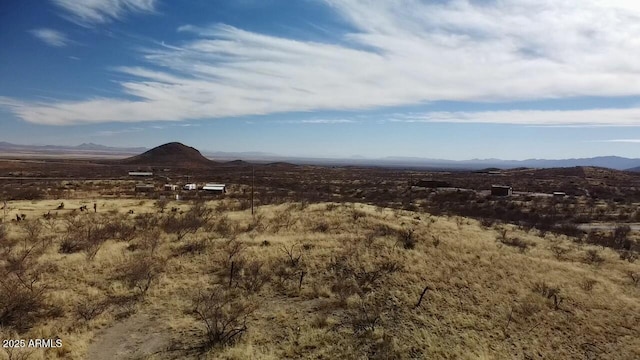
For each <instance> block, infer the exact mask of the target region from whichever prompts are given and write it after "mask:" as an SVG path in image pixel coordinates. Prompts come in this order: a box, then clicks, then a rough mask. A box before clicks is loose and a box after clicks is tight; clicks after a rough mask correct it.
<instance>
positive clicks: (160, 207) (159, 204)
mask: <svg viewBox="0 0 640 360" xmlns="http://www.w3.org/2000/svg"><path fill="white" fill-rule="evenodd" d="M154 205H155V207H157V208H158V210H160V212H161V213H163V212H164V210H165V209H166V208H167V205H169V200H167V199H166V198H163V199H158V200H156V202H155V203H154Z"/></svg>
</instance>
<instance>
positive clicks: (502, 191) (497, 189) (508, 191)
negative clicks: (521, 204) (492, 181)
mask: <svg viewBox="0 0 640 360" xmlns="http://www.w3.org/2000/svg"><path fill="white" fill-rule="evenodd" d="M491 195H492V196H511V195H513V188H512V187H511V186H509V185H491Z"/></svg>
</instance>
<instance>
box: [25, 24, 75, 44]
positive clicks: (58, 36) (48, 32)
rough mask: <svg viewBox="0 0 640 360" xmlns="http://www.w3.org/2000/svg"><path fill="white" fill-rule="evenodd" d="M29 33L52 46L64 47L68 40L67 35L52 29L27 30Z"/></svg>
mask: <svg viewBox="0 0 640 360" xmlns="http://www.w3.org/2000/svg"><path fill="white" fill-rule="evenodd" d="M29 32H30V33H31V35H33V36H35V37H36V38H38V39H39V40H41V41H43V42H44V43H45V44H47V45H49V46H54V47H64V46H67V45H69V43H70V41H69V39H68V38H67V36H66V35H65V34H64V33H62V32H60V31H57V30H53V29H46V28H42V29H33V30H30V31H29Z"/></svg>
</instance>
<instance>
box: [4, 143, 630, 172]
mask: <svg viewBox="0 0 640 360" xmlns="http://www.w3.org/2000/svg"><path fill="white" fill-rule="evenodd" d="M147 150H148V149H147V148H145V147H130V148H127V147H111V146H105V145H99V144H94V143H84V144H80V145H78V146H58V145H16V144H11V143H8V142H0V154H3V155H4V156H7V155H14V154H15V155H24V154H29V155H57V154H71V155H73V154H92V155H96V156H99V155H108V156H117V155H122V156H123V157H124V156H125V155H138V154H141V153H143V152H145V151H147ZM202 155H204V156H206V157H207V158H209V159H213V160H221V161H229V160H238V159H240V160H245V161H255V162H289V163H293V164H310V165H326V166H349V165H352V166H384V167H404V168H424V169H453V170H455V169H458V170H479V169H486V168H499V169H513V168H520V167H526V168H559V167H575V166H595V167H604V168H610V169H615V170H628V171H638V172H640V159H631V158H625V157H620V156H598V157H591V158H578V159H562V160H548V159H527V160H502V159H471V160H445V159H430V158H422V157H398V156H390V157H384V158H366V157H362V156H352V157H349V158H343V159H339V158H314V157H296V156H281V155H277V154H271V153H265V152H255V151H254V152H223V151H216V152H212V151H209V152H206V151H203V152H202Z"/></svg>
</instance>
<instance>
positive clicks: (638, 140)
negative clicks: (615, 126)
mask: <svg viewBox="0 0 640 360" xmlns="http://www.w3.org/2000/svg"><path fill="white" fill-rule="evenodd" d="M597 142H612V143H633V144H637V143H640V139H611V140H598V141H597Z"/></svg>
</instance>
